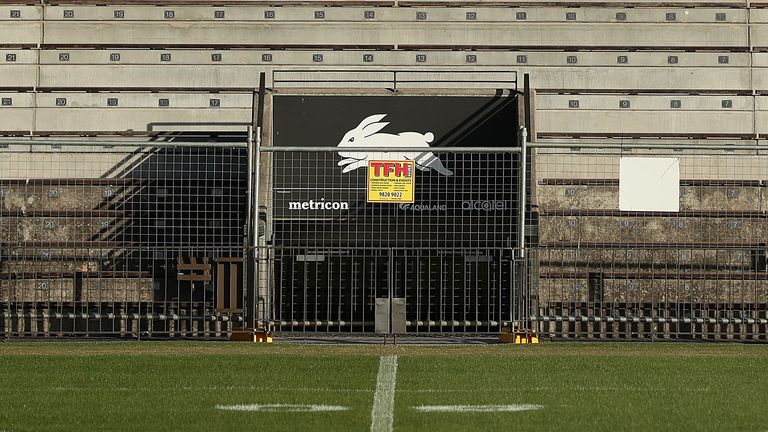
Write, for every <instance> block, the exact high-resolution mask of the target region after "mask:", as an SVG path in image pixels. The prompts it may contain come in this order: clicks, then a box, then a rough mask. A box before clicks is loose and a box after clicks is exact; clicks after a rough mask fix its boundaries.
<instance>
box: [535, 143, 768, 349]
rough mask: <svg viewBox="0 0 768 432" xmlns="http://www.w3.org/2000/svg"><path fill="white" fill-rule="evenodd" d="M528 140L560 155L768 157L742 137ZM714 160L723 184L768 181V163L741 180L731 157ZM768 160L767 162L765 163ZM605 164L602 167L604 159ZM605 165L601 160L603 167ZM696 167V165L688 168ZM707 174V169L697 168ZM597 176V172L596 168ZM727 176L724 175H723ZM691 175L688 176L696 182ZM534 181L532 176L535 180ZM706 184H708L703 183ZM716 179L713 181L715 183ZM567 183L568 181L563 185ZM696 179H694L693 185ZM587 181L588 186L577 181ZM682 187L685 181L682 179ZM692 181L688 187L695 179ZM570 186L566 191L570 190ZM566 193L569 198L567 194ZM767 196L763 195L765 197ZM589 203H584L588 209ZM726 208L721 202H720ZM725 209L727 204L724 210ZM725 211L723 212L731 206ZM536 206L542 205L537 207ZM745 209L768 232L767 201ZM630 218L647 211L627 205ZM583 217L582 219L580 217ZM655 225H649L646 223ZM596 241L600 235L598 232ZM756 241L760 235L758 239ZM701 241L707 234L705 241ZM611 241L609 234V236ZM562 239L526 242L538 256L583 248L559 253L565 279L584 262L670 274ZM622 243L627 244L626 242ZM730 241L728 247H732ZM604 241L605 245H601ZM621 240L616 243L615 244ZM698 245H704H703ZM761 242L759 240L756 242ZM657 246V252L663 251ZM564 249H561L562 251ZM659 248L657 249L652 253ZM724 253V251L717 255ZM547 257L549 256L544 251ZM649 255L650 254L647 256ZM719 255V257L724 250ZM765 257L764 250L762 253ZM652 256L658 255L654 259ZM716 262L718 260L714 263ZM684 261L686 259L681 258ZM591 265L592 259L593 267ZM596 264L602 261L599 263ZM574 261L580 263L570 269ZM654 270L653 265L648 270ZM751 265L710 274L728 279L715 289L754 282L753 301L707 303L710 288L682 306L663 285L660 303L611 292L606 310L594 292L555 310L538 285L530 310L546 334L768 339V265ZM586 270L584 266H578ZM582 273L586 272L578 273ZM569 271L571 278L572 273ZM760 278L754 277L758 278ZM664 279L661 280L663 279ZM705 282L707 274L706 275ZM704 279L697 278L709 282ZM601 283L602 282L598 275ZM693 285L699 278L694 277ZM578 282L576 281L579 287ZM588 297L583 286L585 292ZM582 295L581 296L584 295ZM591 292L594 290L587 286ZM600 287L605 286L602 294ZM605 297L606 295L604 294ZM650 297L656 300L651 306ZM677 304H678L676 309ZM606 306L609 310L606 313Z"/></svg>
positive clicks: (702, 215) (629, 274)
mask: <svg viewBox="0 0 768 432" xmlns="http://www.w3.org/2000/svg"><path fill="white" fill-rule="evenodd" d="M530 148H531V150H532V152H533V153H536V152H537V151H544V152H547V151H549V152H551V153H552V154H557V153H559V154H561V155H577V154H581V155H582V156H585V157H588V156H607V157H613V158H621V157H626V156H644V157H661V156H668V157H679V158H681V159H680V160H684V159H685V158H696V157H705V156H708V157H718V156H722V157H723V158H725V157H731V158H738V159H739V160H743V161H747V160H749V159H752V158H754V157H760V158H765V160H768V147H766V146H762V145H743V144H732V145H731V144H719V143H712V144H701V143H679V144H678V143H671V144H656V143H642V142H641V143H628V144H627V143H621V145H615V144H614V145H611V144H605V143H578V142H546V143H533V144H531V145H530ZM715 165H716V166H717V167H718V168H719V169H721V170H723V171H722V172H718V173H717V174H719V175H720V176H719V177H717V178H719V179H721V180H719V183H717V184H718V185H721V186H719V187H720V188H723V187H726V186H731V187H740V186H745V187H746V186H754V187H758V188H764V187H766V186H767V185H768V184H766V183H767V182H766V180H768V175H766V174H767V173H766V170H768V168H765V167H763V168H760V171H758V172H755V173H752V174H753V175H755V176H757V177H760V179H759V180H754V181H751V182H750V181H742V180H738V179H736V178H731V179H729V178H728V175H727V174H725V170H724V168H723V167H725V165H726V162H725V159H723V161H719V162H716V163H715ZM532 166H533V168H534V170H537V172H536V177H535V182H538V181H541V180H542V179H544V178H545V177H546V175H545V174H541V173H540V172H538V170H540V169H541V168H542V166H540V165H537V164H536V162H533V165H532ZM767 166H768V165H767ZM603 168H604V167H603ZM731 168H732V169H733V170H736V169H737V168H734V167H731ZM598 169H599V167H598ZM689 169H690V168H689ZM553 171H557V168H555V169H553ZM699 175H701V173H699ZM597 177H599V175H598V176H597ZM723 177H724V178H723ZM683 182H684V179H683V176H682V174H681V184H682V183H683ZM690 182H691V181H689V183H690ZM532 183H534V181H532ZM699 183H700V185H699V186H698V187H699V189H700V190H706V188H707V187H708V185H707V184H706V181H704V180H701V181H699ZM563 184H567V182H564V183H563ZM582 184H584V185H588V184H590V183H589V182H586V183H585V182H582ZM592 184H595V185H597V186H601V184H600V182H597V183H595V182H592ZM692 184H698V183H695V182H694V183H692ZM702 184H703V186H702ZM713 184H714V183H713ZM563 187H565V186H563ZM573 187H574V189H573V192H572V193H573V196H576V194H577V193H580V192H578V191H580V190H588V188H589V186H573ZM611 187H616V188H617V187H618V182H616V183H615V185H614V184H613V183H611ZM691 187H693V186H691ZM578 188H583V189H578ZM681 188H682V186H681ZM689 188H690V187H689ZM566 194H567V191H566ZM735 194H736V196H738V192H736V193H735ZM764 195H765V194H764V193H762V195H761V196H764ZM566 200H567V199H566ZM760 202H762V203H764V202H765V201H764V200H763V201H760ZM582 210H583V211H582ZM721 210H722V209H721ZM538 211H542V213H541V214H546V211H544V210H542V209H538V210H537V212H538ZM552 213H553V214H557V211H555V212H552ZM560 213H561V214H563V215H572V216H577V217H578V216H579V215H582V216H586V217H591V216H590V215H593V214H594V215H595V217H599V215H600V212H598V211H591V212H590V211H589V210H588V209H580V208H578V207H576V208H574V209H573V210H571V211H568V210H565V211H560ZM614 213H619V212H618V209H616V211H613V212H611V213H610V214H614ZM689 213H691V214H692V215H693V217H699V218H702V219H700V220H704V219H705V218H706V217H708V216H713V217H714V216H718V215H720V213H718V212H717V211H716V210H715V211H711V212H710V213H707V211H706V210H701V211H700V212H699V213H698V216H697V213H696V212H695V211H691V212H689ZM721 213H723V212H721ZM725 213H727V212H724V213H723V214H725ZM537 214H538V213H537ZM731 214H733V215H735V216H734V217H738V216H739V210H733V211H731ZM744 215H746V216H748V217H751V218H753V220H755V221H756V222H755V223H756V224H757V225H756V228H754V229H758V230H761V231H760V232H765V231H766V230H768V224H766V220H767V219H768V213H767V212H766V209H765V208H764V207H763V208H762V210H760V211H758V212H754V211H752V212H748V211H744ZM626 217H628V218H632V217H645V216H643V214H642V213H641V214H638V215H633V214H632V212H629V213H627V216H626ZM647 217H649V218H654V217H656V218H659V219H663V218H664V217H669V215H666V216H665V214H664V213H658V214H657V215H655V216H654V214H653V212H649V214H648V216H647ZM577 223H579V222H577ZM539 224H540V225H539V226H540V227H543V225H542V224H543V222H541V221H540V222H539ZM648 233H650V231H648ZM593 241H597V240H593ZM754 241H757V240H754ZM700 242H701V241H700ZM608 243H610V242H608ZM563 244H564V246H560V245H557V242H555V245H553V246H547V245H546V244H542V245H537V244H535V243H531V244H529V245H528V247H529V250H530V251H531V253H532V254H533V255H535V256H540V255H541V254H542V253H546V252H547V251H548V250H549V249H550V248H554V249H555V250H557V251H558V252H561V251H560V249H563V248H565V249H568V248H577V249H574V250H573V251H572V252H571V254H572V257H571V258H573V259H572V260H571V261H570V262H569V261H568V259H564V258H560V259H562V260H563V261H561V265H562V266H564V267H563V268H564V269H565V272H560V274H562V276H560V277H562V278H563V279H562V281H561V282H565V281H567V280H576V279H574V278H577V276H575V275H576V274H577V273H574V271H577V270H578V269H579V268H581V269H582V270H580V271H581V272H586V271H593V272H596V273H600V272H601V271H604V270H606V271H609V272H610V271H612V270H615V271H613V273H616V274H617V275H619V276H621V275H622V274H624V273H625V274H626V276H625V279H626V280H628V281H629V280H631V279H632V277H633V276H634V277H635V278H637V277H650V278H651V279H650V284H654V283H659V280H662V279H664V278H665V276H664V275H661V276H658V279H656V280H655V281H654V279H653V278H655V277H657V276H653V275H651V276H649V275H643V274H640V273H642V272H637V271H636V272H634V273H632V272H629V271H625V270H622V269H620V268H619V269H611V268H607V267H609V266H610V265H613V261H611V260H607V261H605V262H590V261H589V260H588V259H587V258H583V259H582V258H579V259H576V258H575V256H574V255H575V254H576V253H578V252H576V251H578V250H580V246H579V245H578V244H568V242H564V243H563ZM620 246H621V247H620ZM726 246H728V247H726ZM583 247H585V248H590V247H592V248H593V249H587V252H590V251H593V252H594V253H593V255H595V254H597V253H599V251H601V250H608V249H615V250H619V251H621V250H622V247H623V248H624V249H628V250H630V252H628V253H631V252H632V251H635V250H638V251H643V250H650V249H653V250H656V251H662V252H664V251H667V250H670V249H675V248H676V247H679V248H685V245H683V244H680V243H678V244H675V243H673V242H669V243H668V244H661V245H657V244H653V243H652V242H650V241H648V243H645V241H640V242H639V243H636V244H629V245H620V244H616V245H612V244H600V242H598V243H596V244H595V245H592V246H590V245H589V244H585V245H584V246H583ZM708 247H709V248H710V249H711V248H715V251H714V253H717V254H721V253H722V252H724V251H725V252H728V251H730V249H731V248H737V249H739V250H743V251H747V253H749V250H750V248H752V247H751V246H749V245H747V246H744V245H740V244H734V245H725V246H723V245H719V244H715V245H714V246H711V245H710V246H708ZM601 248H603V249H601ZM617 248H618V249H617ZM697 248H698V249H697ZM706 248H707V246H706V245H705V244H704V243H702V244H696V243H694V244H693V246H691V250H692V251H694V252H697V253H704V252H702V251H700V250H699V249H706ZM752 249H755V248H752ZM657 253H658V252H657ZM692 253H693V252H691V253H689V254H687V255H683V257H688V258H687V259H692ZM707 253H712V251H707ZM754 253H755V254H756V255H755V256H758V257H760V256H762V259H765V254H766V251H765V245H764V244H763V246H762V247H757V248H756V250H755V251H754ZM558 256H560V255H558ZM652 256H653V253H651V257H652ZM719 256H720V255H718V257H719ZM542 259H543V258H542ZM644 259H646V260H647V258H644ZM718 259H719V258H718ZM753 259H754V258H753ZM758 259H759V258H758ZM584 260H586V264H585V263H584ZM637 260H639V261H638V262H640V263H641V264H640V265H645V266H650V268H651V270H650V272H654V271H655V270H653V269H655V268H665V266H668V267H671V264H668V263H666V261H665V262H664V263H656V262H649V263H645V261H643V260H642V259H640V258H637ZM652 260H653V259H652ZM705 264H706V265H712V259H710V260H709V261H707V260H706V259H705V260H704V261H703V262H702V263H701V264H697V265H699V266H700V267H701V268H705ZM716 264H717V263H716ZM677 265H678V267H684V266H682V265H680V264H679V263H678V264H677ZM719 265H723V264H722V263H719ZM751 265H752V266H753V267H754V266H755V264H754V263H752V264H751ZM590 266H591V267H590ZM688 266H689V267H695V265H693V264H689V265H688ZM595 268H596V269H595ZM572 269H576V270H572ZM645 271H648V270H645ZM750 271H751V272H756V273H755V274H752V273H750V274H747V273H745V270H739V269H736V270H719V267H714V270H710V271H709V273H708V274H709V275H710V276H706V277H710V278H711V277H714V278H715V280H717V281H720V282H713V283H715V284H718V283H721V284H722V285H723V287H722V288H721V287H716V288H714V289H715V290H716V291H717V290H718V289H719V290H721V291H728V292H731V291H738V290H746V289H747V288H743V287H740V285H741V284H743V285H746V286H750V285H755V288H754V291H752V292H751V293H750V295H753V296H754V299H753V301H752V304H744V305H741V307H739V305H738V304H736V305H735V304H725V303H722V304H721V303H719V300H718V301H716V302H715V303H712V304H710V303H708V300H706V298H707V297H706V295H704V297H702V298H703V300H700V301H699V303H696V302H693V301H691V302H690V303H685V302H683V305H682V307H681V306H680V304H674V302H673V301H670V300H669V298H670V297H669V294H670V293H672V294H674V295H677V294H678V293H676V292H675V291H674V290H672V291H667V292H666V294H664V293H662V294H660V295H661V297H660V298H661V299H662V300H658V301H657V303H655V304H654V302H651V301H649V300H643V302H647V303H644V304H645V306H643V305H642V304H641V303H643V302H640V303H637V304H634V305H632V304H630V303H629V302H628V303H626V304H619V303H620V302H619V301H617V300H613V301H614V302H615V303H614V305H615V308H613V311H612V312H613V313H611V311H608V309H610V308H608V307H606V306H605V304H602V305H601V306H598V305H597V303H594V304H590V301H591V298H590V299H586V300H583V301H581V302H578V301H577V302H576V303H570V304H569V305H568V306H565V305H564V306H562V308H561V309H562V313H551V310H556V309H549V308H547V307H546V306H545V305H542V304H540V303H539V302H538V294H539V293H538V292H537V293H535V294H533V297H535V298H536V299H537V301H536V302H534V303H535V304H534V305H532V312H533V313H532V314H531V316H530V317H529V318H530V322H531V324H532V328H535V329H537V330H538V331H539V332H540V333H542V334H543V335H549V336H552V337H558V338H589V339H614V340H615V339H644V340H645V339H650V340H654V339H667V340H670V339H671V340H674V339H704V340H706V339H713V340H762V341H764V340H766V337H767V336H766V333H768V327H766V325H768V316H766V303H768V298H765V296H764V294H763V298H762V299H761V300H760V299H758V297H759V296H760V295H759V294H758V289H757V285H758V284H760V283H761V282H758V281H760V280H768V277H766V276H768V270H766V269H763V270H761V269H760V267H759V266H758V267H754V268H753V270H750ZM568 272H570V273H571V275H568ZM542 274H543V273H541V272H540V271H539V269H538V268H536V269H534V270H533V271H532V274H531V276H530V277H531V280H530V282H531V283H530V285H529V287H530V289H531V290H532V291H536V290H538V288H537V285H538V283H539V280H540V279H539V277H540V276H541V275H542ZM580 274H583V273H580ZM600 274H601V275H602V273H600ZM673 276H674V277H681V278H689V279H680V280H683V281H685V280H691V281H695V280H699V279H697V278H705V276H699V275H695V274H693V275H688V274H687V273H685V272H683V273H682V276H681V275H673ZM554 277H557V274H555V276H554ZM578 277H580V276H578ZM569 278H570V279H569ZM753 280H754V282H753ZM662 282H663V281H662ZM704 282H706V281H704ZM704 282H699V283H704ZM596 283H597V282H596ZM603 283H604V282H603V279H602V276H601V277H600V279H599V286H600V289H601V290H602V289H603ZM628 284H629V285H630V286H631V283H629V282H628ZM684 285H685V289H686V290H687V289H689V286H688V285H687V284H684ZM692 285H693V283H692ZM585 288H587V289H592V288H590V287H585ZM574 289H576V288H574ZM579 295H581V296H582V297H581V298H583V293H582V294H579ZM579 295H577V296H576V297H579ZM589 295H591V294H589ZM601 295H602V294H601ZM601 303H602V301H601ZM648 305H650V306H648ZM675 308H677V309H675ZM548 309H549V310H550V313H549V314H547V313H544V314H542V311H544V312H546V311H547V310H548ZM606 312H607V313H606Z"/></svg>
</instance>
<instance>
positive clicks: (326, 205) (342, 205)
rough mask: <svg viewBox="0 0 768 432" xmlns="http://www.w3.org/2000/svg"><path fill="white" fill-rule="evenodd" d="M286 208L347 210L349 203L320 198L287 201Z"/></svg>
mask: <svg viewBox="0 0 768 432" xmlns="http://www.w3.org/2000/svg"><path fill="white" fill-rule="evenodd" d="M288 210H349V203H348V202H346V201H326V200H325V198H320V201H314V200H309V201H291V202H289V203H288Z"/></svg>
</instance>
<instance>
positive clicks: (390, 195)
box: [379, 192, 403, 198]
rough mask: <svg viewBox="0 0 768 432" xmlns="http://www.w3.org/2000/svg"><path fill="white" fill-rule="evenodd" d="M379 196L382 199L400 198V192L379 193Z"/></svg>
mask: <svg viewBox="0 0 768 432" xmlns="http://www.w3.org/2000/svg"><path fill="white" fill-rule="evenodd" d="M379 196H380V197H382V198H402V197H403V193H402V192H379Z"/></svg>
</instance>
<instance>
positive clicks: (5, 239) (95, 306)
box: [0, 179, 154, 334]
mask: <svg viewBox="0 0 768 432" xmlns="http://www.w3.org/2000/svg"><path fill="white" fill-rule="evenodd" d="M142 183H143V182H142V181H141V180H130V179H37V180H12V179H9V180H0V190H2V193H1V194H0V303H2V304H3V308H4V312H6V313H10V312H13V313H15V314H17V315H19V314H20V315H22V316H24V315H27V316H28V317H31V316H32V315H34V318H30V319H29V321H27V320H25V319H23V318H21V319H19V320H18V323H17V325H16V326H15V327H16V329H15V332H16V333H19V334H23V333H25V332H28V331H30V329H31V328H32V327H35V328H36V327H37V324H38V322H37V321H38V320H39V319H41V318H42V320H43V321H44V323H43V328H45V329H47V330H45V332H46V333H48V332H61V331H65V329H64V328H63V327H61V323H59V324H56V320H53V321H50V319H51V318H50V317H51V316H52V315H51V314H53V313H60V314H61V313H65V312H69V313H74V312H79V313H81V314H82V313H85V314H86V316H87V314H89V313H94V312H96V311H98V312H99V313H113V314H114V313H118V312H120V311H125V310H127V309H131V308H136V307H137V305H138V304H140V303H149V304H151V302H153V300H154V285H153V279H152V273H151V272H150V271H148V269H142V268H140V267H141V266H140V265H139V266H137V268H135V269H132V268H130V267H133V266H136V264H135V263H134V262H133V261H132V260H131V256H132V254H134V252H132V251H131V249H130V244H128V243H127V242H126V241H125V240H124V239H123V231H124V230H125V227H126V225H127V224H129V223H130V221H131V218H130V217H129V212H127V211H126V209H125V208H124V205H125V202H126V201H128V200H129V199H131V197H132V196H133V195H134V194H136V193H138V192H139V191H140V190H141V188H142V187H143V186H142ZM118 258H119V259H118ZM118 263H119V264H118ZM67 330H68V331H73V332H87V329H82V328H71V329H67ZM6 332H9V333H10V331H9V329H8V327H6Z"/></svg>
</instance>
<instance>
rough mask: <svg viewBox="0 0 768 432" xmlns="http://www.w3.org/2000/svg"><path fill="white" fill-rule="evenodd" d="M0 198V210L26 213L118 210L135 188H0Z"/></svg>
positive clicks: (28, 186)
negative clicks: (0, 196)
mask: <svg viewBox="0 0 768 432" xmlns="http://www.w3.org/2000/svg"><path fill="white" fill-rule="evenodd" d="M0 190H2V191H3V197H2V198H0V210H5V211H10V212H18V211H20V212H30V211H35V210H50V211H65V210H95V209H104V210H122V208H123V206H124V203H123V201H124V200H125V199H126V198H129V197H130V196H131V195H132V194H133V193H135V192H137V191H138V190H140V189H139V187H138V186H125V185H121V184H119V182H116V183H115V185H108V184H107V185H75V186H59V185H55V184H54V185H0Z"/></svg>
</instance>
